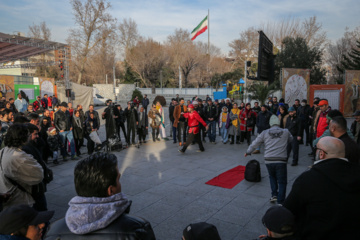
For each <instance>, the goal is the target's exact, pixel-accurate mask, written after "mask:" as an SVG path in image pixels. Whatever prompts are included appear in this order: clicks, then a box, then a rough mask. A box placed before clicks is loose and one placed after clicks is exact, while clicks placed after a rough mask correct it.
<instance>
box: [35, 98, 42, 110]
mask: <svg viewBox="0 0 360 240" xmlns="http://www.w3.org/2000/svg"><path fill="white" fill-rule="evenodd" d="M33 106H34V111H37V110H38V109H39V108H40V106H41V107H42V104H41V102H39V101H38V100H36V101H35V102H33Z"/></svg>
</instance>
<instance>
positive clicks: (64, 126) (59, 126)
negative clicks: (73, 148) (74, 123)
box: [54, 110, 71, 132]
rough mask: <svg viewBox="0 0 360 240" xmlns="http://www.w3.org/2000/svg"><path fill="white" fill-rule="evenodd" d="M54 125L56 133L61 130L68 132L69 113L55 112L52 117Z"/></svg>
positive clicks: (69, 126)
mask: <svg viewBox="0 0 360 240" xmlns="http://www.w3.org/2000/svg"><path fill="white" fill-rule="evenodd" d="M54 125H55V128H56V130H57V131H58V132H60V131H61V130H64V131H70V128H71V121H70V113H69V111H66V112H63V111H61V110H59V111H57V112H56V113H55V117H54Z"/></svg>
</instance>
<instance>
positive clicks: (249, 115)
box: [240, 108, 257, 132]
mask: <svg viewBox="0 0 360 240" xmlns="http://www.w3.org/2000/svg"><path fill="white" fill-rule="evenodd" d="M256 116H257V114H256V112H254V111H253V110H251V109H250V110H247V108H244V109H243V110H242V111H241V112H240V119H241V123H240V131H242V132H246V131H248V132H251V131H252V129H253V127H254V126H247V120H245V118H246V119H249V118H254V123H255V122H256Z"/></svg>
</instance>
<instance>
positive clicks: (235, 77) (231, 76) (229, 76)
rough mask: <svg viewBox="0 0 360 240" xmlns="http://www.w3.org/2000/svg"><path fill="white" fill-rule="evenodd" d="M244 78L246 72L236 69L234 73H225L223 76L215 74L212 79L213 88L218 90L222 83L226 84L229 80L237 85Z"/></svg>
mask: <svg viewBox="0 0 360 240" xmlns="http://www.w3.org/2000/svg"><path fill="white" fill-rule="evenodd" d="M243 76H244V72H243V69H241V68H236V69H234V71H232V72H225V73H223V74H220V73H215V74H214V75H213V76H212V78H211V86H212V87H214V88H216V90H217V89H218V87H219V84H220V83H222V82H223V83H226V82H227V81H228V80H230V81H235V83H237V82H238V81H239V79H240V78H241V77H243Z"/></svg>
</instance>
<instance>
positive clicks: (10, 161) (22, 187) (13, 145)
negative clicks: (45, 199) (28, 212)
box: [0, 123, 44, 209]
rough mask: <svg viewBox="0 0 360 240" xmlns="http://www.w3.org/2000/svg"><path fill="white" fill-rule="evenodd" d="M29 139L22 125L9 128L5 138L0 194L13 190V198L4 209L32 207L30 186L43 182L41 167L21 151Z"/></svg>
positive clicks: (1, 162)
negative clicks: (20, 205) (21, 205)
mask: <svg viewBox="0 0 360 240" xmlns="http://www.w3.org/2000/svg"><path fill="white" fill-rule="evenodd" d="M28 139H29V131H28V129H27V127H26V126H25V125H23V124H17V123H16V124H14V125H12V126H11V127H9V130H8V132H7V134H6V136H5V139H4V142H5V146H6V147H5V148H4V149H2V151H1V153H0V192H2V193H7V192H9V191H10V190H12V189H14V188H15V190H14V192H13V194H12V195H13V196H12V197H11V198H10V199H9V200H8V201H7V202H6V203H4V205H3V207H4V209H5V208H7V207H10V206H13V205H18V204H27V205H29V206H32V205H33V204H34V202H35V201H34V199H33V197H32V196H31V193H32V186H33V185H37V184H39V183H40V182H42V181H43V178H44V173H43V168H42V167H41V165H40V164H39V163H38V162H37V161H36V160H35V159H34V157H33V156H31V155H29V154H26V153H25V152H24V151H22V150H21V147H22V146H24V145H25V144H26V143H27V142H28Z"/></svg>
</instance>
